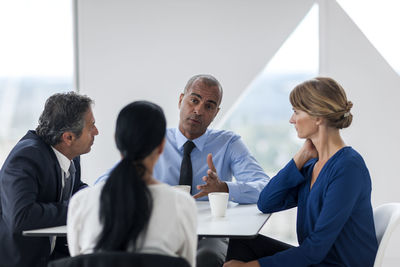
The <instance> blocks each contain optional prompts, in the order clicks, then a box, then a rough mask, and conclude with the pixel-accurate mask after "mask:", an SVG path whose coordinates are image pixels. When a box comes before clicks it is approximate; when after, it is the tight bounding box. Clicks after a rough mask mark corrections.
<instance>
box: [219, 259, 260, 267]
mask: <svg viewBox="0 0 400 267" xmlns="http://www.w3.org/2000/svg"><path fill="white" fill-rule="evenodd" d="M223 267H260V264H259V263H258V261H249V262H243V261H237V260H231V261H228V262H225V263H224V266H223Z"/></svg>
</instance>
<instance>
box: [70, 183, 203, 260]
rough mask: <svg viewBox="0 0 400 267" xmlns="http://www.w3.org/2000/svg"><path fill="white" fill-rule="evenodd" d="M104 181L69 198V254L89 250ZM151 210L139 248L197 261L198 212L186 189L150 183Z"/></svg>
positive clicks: (98, 228)
mask: <svg viewBox="0 0 400 267" xmlns="http://www.w3.org/2000/svg"><path fill="white" fill-rule="evenodd" d="M104 184H105V183H104V182H103V183H99V184H96V185H95V186H92V187H88V188H85V189H82V190H80V191H79V192H77V193H76V194H75V195H74V196H73V197H72V199H71V201H70V203H69V208H68V217H67V239H68V247H69V251H70V253H71V256H75V255H78V254H88V253H92V252H93V249H94V247H95V246H96V244H97V238H98V236H99V235H100V233H101V230H102V226H101V223H100V220H99V209H100V194H101V191H102V188H103V186H104ZM149 189H150V192H151V195H152V197H153V210H152V213H151V216H150V221H149V224H148V228H147V231H146V235H145V236H144V240H143V236H140V237H139V240H138V244H143V246H142V248H141V249H139V250H138V252H142V253H154V254H163V255H169V256H176V257H183V258H185V259H186V260H187V261H188V262H189V263H190V264H191V266H195V264H196V249H197V212H196V204H195V201H194V199H193V197H191V196H190V195H189V194H188V193H186V192H183V191H181V190H179V189H175V188H173V187H171V186H169V185H166V184H162V183H160V184H153V185H149Z"/></svg>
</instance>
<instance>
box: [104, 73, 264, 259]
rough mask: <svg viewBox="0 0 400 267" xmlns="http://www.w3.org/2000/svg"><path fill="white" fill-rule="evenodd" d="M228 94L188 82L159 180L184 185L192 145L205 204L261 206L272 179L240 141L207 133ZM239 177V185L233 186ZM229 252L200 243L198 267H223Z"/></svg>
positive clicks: (213, 241)
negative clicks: (210, 199) (220, 200)
mask: <svg viewBox="0 0 400 267" xmlns="http://www.w3.org/2000/svg"><path fill="white" fill-rule="evenodd" d="M222 94H223V91H222V87H221V85H220V83H219V82H218V80H217V79H215V78H214V77H213V76H211V75H196V76H193V77H192V78H191V79H190V80H189V81H188V83H187V84H186V86H185V89H184V92H183V93H182V94H181V95H180V96H179V109H180V120H179V127H178V128H172V129H167V133H166V139H167V142H166V145H165V149H164V152H163V154H162V155H161V156H160V158H159V160H158V162H157V164H156V166H155V168H154V173H153V175H154V177H155V178H156V179H158V180H160V181H162V182H164V183H167V184H170V185H177V184H179V180H180V172H181V163H182V158H183V151H184V144H185V143H186V142H187V141H188V140H189V141H192V142H193V143H194V145H195V147H194V148H193V150H192V151H191V153H190V159H191V165H192V171H193V178H192V194H193V195H194V198H196V199H199V200H204V199H206V198H207V197H206V196H207V194H208V193H210V192H228V193H229V199H230V200H231V201H234V202H238V203H257V200H258V196H259V194H260V192H261V191H262V189H263V188H264V187H265V186H266V184H267V183H268V181H269V179H270V178H269V177H268V175H266V174H265V172H264V171H263V169H262V168H261V166H260V165H259V164H258V162H257V161H256V160H255V158H254V157H253V156H252V155H251V154H250V152H249V151H248V149H247V148H246V146H245V144H244V143H243V142H242V140H241V138H240V136H238V135H236V134H234V133H233V132H230V131H222V130H210V129H207V128H208V126H209V125H210V123H211V122H212V121H213V120H214V118H215V117H216V115H217V114H218V112H219V110H220V107H219V106H220V104H221V100H222ZM107 176H108V175H107V174H106V175H104V176H102V177H100V178H99V179H98V180H97V182H98V181H99V180H103V179H106V178H107ZM233 177H235V180H236V181H232V178H233ZM227 246H228V242H227V240H226V239H220V238H206V239H201V240H199V243H198V250H197V266H198V267H203V266H207V267H210V266H221V265H222V264H223V262H224V260H225V256H226V250H227Z"/></svg>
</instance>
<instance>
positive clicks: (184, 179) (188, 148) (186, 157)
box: [179, 140, 195, 193]
mask: <svg viewBox="0 0 400 267" xmlns="http://www.w3.org/2000/svg"><path fill="white" fill-rule="evenodd" d="M194 147H195V144H194V143H193V142H192V141H189V140H188V141H186V143H185V144H184V145H183V158H182V164H181V174H180V177H179V184H181V185H190V186H192V180H193V171H192V161H191V159H190V153H191V152H192V150H193V148H194ZM190 193H192V187H190Z"/></svg>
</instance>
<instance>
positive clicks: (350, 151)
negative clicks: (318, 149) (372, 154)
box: [334, 146, 366, 168]
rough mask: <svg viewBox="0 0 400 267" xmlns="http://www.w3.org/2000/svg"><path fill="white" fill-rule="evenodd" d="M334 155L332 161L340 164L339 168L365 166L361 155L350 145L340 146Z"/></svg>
mask: <svg viewBox="0 0 400 267" xmlns="http://www.w3.org/2000/svg"><path fill="white" fill-rule="evenodd" d="M334 157H335V160H334V161H335V162H337V163H339V164H340V165H342V166H341V168H353V167H358V168H364V167H365V168H366V165H365V161H364V159H363V157H362V156H361V155H360V153H358V152H357V151H356V150H355V149H354V148H352V147H351V146H346V147H344V148H342V149H341V150H339V151H338V152H337V153H336V155H334Z"/></svg>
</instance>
